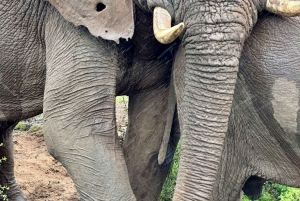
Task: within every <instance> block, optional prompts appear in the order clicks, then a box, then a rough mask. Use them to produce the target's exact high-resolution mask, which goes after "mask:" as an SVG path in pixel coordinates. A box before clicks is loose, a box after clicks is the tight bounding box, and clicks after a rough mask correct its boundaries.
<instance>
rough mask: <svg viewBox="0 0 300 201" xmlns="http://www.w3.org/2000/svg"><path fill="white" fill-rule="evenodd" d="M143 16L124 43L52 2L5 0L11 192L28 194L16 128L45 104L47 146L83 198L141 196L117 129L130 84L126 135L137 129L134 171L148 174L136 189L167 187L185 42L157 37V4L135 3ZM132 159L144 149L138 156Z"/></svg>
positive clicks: (0, 176)
mask: <svg viewBox="0 0 300 201" xmlns="http://www.w3.org/2000/svg"><path fill="white" fill-rule="evenodd" d="M99 9H100V8H99ZM135 16H136V18H137V19H136V26H135V28H136V29H135V35H134V36H133V38H132V40H131V41H129V42H126V41H120V44H119V45H117V44H116V43H115V42H112V41H106V40H103V39H100V38H95V37H93V36H92V35H91V34H90V33H89V32H88V30H87V29H86V28H84V27H77V28H76V27H74V26H73V25H72V24H71V23H68V22H67V21H65V20H64V19H63V17H62V16H61V15H60V14H59V13H58V12H57V11H56V9H54V7H53V6H51V4H49V2H45V1H39V0H32V1H27V0H26V1H25V0H24V1H19V0H16V1H14V0H7V1H6V0H5V1H1V2H0V19H1V20H0V50H1V54H0V58H1V59H0V136H1V137H0V143H4V146H1V147H0V157H2V156H5V157H7V161H5V162H4V163H3V164H1V169H0V184H1V185H7V186H9V187H10V190H9V191H8V192H7V193H8V197H9V199H10V200H25V199H26V198H25V196H24V195H23V193H22V192H21V191H20V188H19V187H18V186H17V184H16V182H15V177H14V172H13V168H14V167H13V166H14V163H13V141H12V134H11V133H12V129H13V127H14V126H15V125H16V123H17V122H18V121H19V120H21V119H26V118H29V117H31V116H34V115H36V114H39V113H41V112H42V111H43V109H44V131H45V132H44V133H45V139H46V142H47V146H48V149H49V151H50V153H51V154H52V155H53V156H54V157H56V158H57V159H58V160H59V161H60V162H62V164H63V165H64V166H65V167H66V168H67V170H68V172H69V174H70V175H71V177H72V179H73V181H74V183H75V186H76V188H77V190H78V192H79V194H80V197H81V198H82V200H134V199H135V195H134V194H133V192H132V190H131V186H130V182H129V179H128V170H127V166H126V165H125V160H124V156H123V153H122V151H121V148H120V145H119V143H118V140H117V137H116V136H115V134H116V125H115V114H114V113H115V95H122V94H127V95H129V96H130V114H129V117H130V125H129V127H130V129H129V131H128V135H129V136H132V137H130V138H131V139H134V136H138V139H136V140H135V143H129V140H127V142H128V146H126V147H127V148H126V150H127V151H126V158H127V161H128V169H130V171H129V173H130V175H132V176H131V178H135V176H134V175H140V176H139V177H138V178H139V181H138V182H139V184H141V185H140V187H139V188H138V189H136V188H134V187H133V189H134V192H135V194H137V196H136V197H137V198H138V199H141V198H140V197H139V196H141V195H142V194H143V196H144V197H146V199H151V200H153V199H156V198H157V196H158V195H157V194H158V193H152V192H159V191H160V189H161V186H162V183H163V181H164V179H165V177H166V175H167V172H168V170H169V167H170V163H171V160H172V152H174V150H175V147H176V143H177V142H176V141H177V140H178V137H177V138H173V140H172V141H170V143H171V144H172V143H173V144H174V145H173V146H169V149H168V157H169V158H168V159H167V160H166V162H165V163H164V164H162V165H160V166H159V165H158V164H157V152H158V149H159V148H160V143H161V141H162V137H163V135H162V134H163V132H164V127H165V124H166V120H164V119H165V118H164V116H166V115H167V104H168V101H167V99H168V96H169V82H170V77H171V76H170V73H171V66H172V59H173V57H174V51H173V50H174V49H176V48H177V47H176V43H173V44H171V45H161V44H160V43H159V42H158V41H157V40H156V39H155V37H154V36H153V26H152V14H151V13H145V12H144V11H141V10H140V9H138V8H137V9H136V10H135ZM171 123H172V122H171ZM173 135H178V129H173ZM130 138H129V137H128V139H130ZM176 139H177V140H176ZM141 145H142V147H141ZM129 148H130V150H129ZM137 149H142V150H143V151H136V150H137ZM153 155H156V157H154V156H153ZM132 159H138V160H137V161H133V162H132V163H134V164H135V165H133V164H131V161H132ZM139 159H141V160H139ZM153 159H154V160H153ZM134 168H135V169H137V170H136V171H135V172H133V170H134ZM134 185H136V183H135V184H134Z"/></svg>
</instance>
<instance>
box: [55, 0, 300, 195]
mask: <svg viewBox="0 0 300 201" xmlns="http://www.w3.org/2000/svg"><path fill="white" fill-rule="evenodd" d="M49 1H50V3H51V4H53V5H54V6H55V7H56V8H57V9H58V11H59V12H60V13H61V14H62V15H63V16H64V17H65V19H67V20H68V21H70V22H72V23H74V24H75V25H84V26H86V27H87V28H88V29H89V31H90V32H91V33H92V34H93V35H95V36H101V37H102V38H104V39H109V40H114V41H118V40H119V38H120V37H122V38H126V39H127V38H130V37H131V36H132V34H133V30H134V20H133V3H132V1H131V0H100V1H95V0H82V1H79V0H76V1H62V0H49ZM135 4H136V5H137V6H140V7H142V8H144V9H145V10H148V11H152V10H155V11H154V23H153V24H154V33H155V35H156V36H157V38H158V40H159V41H161V42H163V43H169V42H171V41H172V40H174V39H175V38H176V37H177V36H178V35H179V34H180V32H181V31H182V30H183V27H184V26H185V30H184V32H183V33H182V34H181V35H180V39H181V47H180V49H179V52H178V55H177V58H176V61H175V68H177V69H175V76H174V82H175V92H176V96H177V102H178V108H179V111H178V114H179V119H180V130H181V133H182V152H181V159H180V168H179V173H178V179H177V186H176V190H175V194H174V200H212V199H216V198H214V196H213V194H214V192H213V186H215V185H216V183H217V182H218V181H217V179H216V178H217V172H218V168H219V164H220V159H221V155H222V150H223V145H224V139H225V137H226V133H227V130H228V121H229V116H230V111H231V106H232V102H233V94H234V90H235V84H236V79H237V72H238V67H239V58H240V55H241V52H242V49H243V44H244V42H245V39H246V38H247V37H248V36H249V34H250V33H251V30H252V28H253V26H254V25H255V23H256V21H257V17H258V13H259V12H260V11H262V10H264V9H267V10H270V11H272V12H275V13H278V14H286V15H287V16H293V15H297V14H299V11H300V10H299V5H300V2H290V1H284V0H267V1H266V0H231V1H219V0H209V1H208V0H194V1H192V0H168V1H164V0H135ZM166 11H167V12H168V13H169V15H168V14H166ZM163 19H166V21H163V22H162V21H161V20H163ZM171 19H172V21H173V22H175V24H178V25H177V26H175V27H171V26H170V24H171ZM182 23H183V24H182ZM88 109H89V108H88V107H87V108H86V110H88ZM96 121H97V120H95V121H94V122H90V123H91V124H96V123H97V122H96ZM100 121H102V120H101V119H100ZM104 122H105V121H104ZM98 123H99V122H98ZM106 123H107V125H108V124H109V122H108V121H107V122H106ZM109 129H110V127H109V126H107V131H108V130H109ZM82 137H84V136H82ZM98 143H99V144H101V143H103V142H100V141H99V142H98ZM199 188H200V190H199Z"/></svg>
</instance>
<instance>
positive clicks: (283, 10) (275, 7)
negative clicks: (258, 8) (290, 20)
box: [266, 0, 300, 17]
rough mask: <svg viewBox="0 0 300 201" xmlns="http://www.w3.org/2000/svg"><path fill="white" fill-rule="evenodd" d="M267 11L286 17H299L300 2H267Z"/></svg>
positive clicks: (274, 0) (272, 0)
mask: <svg viewBox="0 0 300 201" xmlns="http://www.w3.org/2000/svg"><path fill="white" fill-rule="evenodd" d="M266 10H267V11H269V12H272V13H274V14H278V15H282V16H286V17H293V16H298V15H300V1H291V0H267V5H266Z"/></svg>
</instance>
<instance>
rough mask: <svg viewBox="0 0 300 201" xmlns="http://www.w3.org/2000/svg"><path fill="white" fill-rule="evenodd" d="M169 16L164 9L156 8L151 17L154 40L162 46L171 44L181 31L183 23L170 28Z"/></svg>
mask: <svg viewBox="0 0 300 201" xmlns="http://www.w3.org/2000/svg"><path fill="white" fill-rule="evenodd" d="M171 21H172V19H171V15H170V14H169V12H168V11H167V10H166V9H163V8H161V7H156V8H155V9H154V16H153V30H154V35H155V38H156V39H157V40H158V41H159V42H160V43H162V44H169V43H172V42H173V41H174V40H175V39H176V38H177V37H178V36H179V35H180V34H181V32H182V31H183V29H184V23H183V22H182V23H180V24H178V25H176V26H174V27H171Z"/></svg>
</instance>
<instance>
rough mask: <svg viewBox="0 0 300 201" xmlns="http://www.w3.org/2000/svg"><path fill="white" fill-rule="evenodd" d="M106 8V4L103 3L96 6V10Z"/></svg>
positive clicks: (99, 10)
mask: <svg viewBox="0 0 300 201" xmlns="http://www.w3.org/2000/svg"><path fill="white" fill-rule="evenodd" d="M105 8H106V6H105V5H104V4H103V3H98V4H97V6H96V11H97V12H101V11H103V10H104V9H105Z"/></svg>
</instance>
